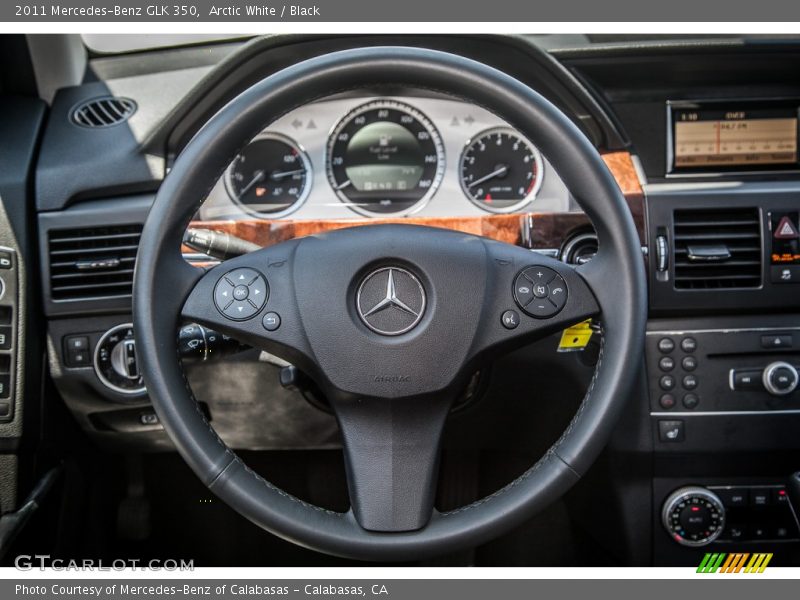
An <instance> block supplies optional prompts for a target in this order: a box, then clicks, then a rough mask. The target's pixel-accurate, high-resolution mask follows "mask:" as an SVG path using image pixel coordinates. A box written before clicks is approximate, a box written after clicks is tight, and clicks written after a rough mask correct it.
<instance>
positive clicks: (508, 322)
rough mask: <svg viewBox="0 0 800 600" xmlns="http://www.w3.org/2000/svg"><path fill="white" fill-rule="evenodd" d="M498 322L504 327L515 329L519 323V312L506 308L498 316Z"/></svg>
mask: <svg viewBox="0 0 800 600" xmlns="http://www.w3.org/2000/svg"><path fill="white" fill-rule="evenodd" d="M500 322H501V323H502V324H503V327H505V328H506V329H516V328H517V326H518V325H519V313H517V311H515V310H507V311H506V312H504V313H503V314H502V315H501V316H500Z"/></svg>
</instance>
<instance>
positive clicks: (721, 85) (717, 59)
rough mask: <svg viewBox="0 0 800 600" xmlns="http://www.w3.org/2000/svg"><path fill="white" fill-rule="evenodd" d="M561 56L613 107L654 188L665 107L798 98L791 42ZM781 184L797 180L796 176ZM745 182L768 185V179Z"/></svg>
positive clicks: (798, 54)
mask: <svg viewBox="0 0 800 600" xmlns="http://www.w3.org/2000/svg"><path fill="white" fill-rule="evenodd" d="M555 55H556V56H557V57H558V58H559V59H560V60H561V61H562V62H563V63H564V64H565V65H566V66H567V67H568V68H570V69H572V70H573V72H574V73H575V74H576V75H577V76H578V77H579V78H580V79H581V80H582V81H584V82H585V83H587V85H588V86H590V87H591V88H592V89H593V90H594V92H595V93H596V94H597V95H598V96H600V97H602V98H603V99H604V100H605V102H607V103H608V105H609V106H610V107H611V109H612V110H613V111H614V113H615V115H616V118H618V119H619V121H620V122H621V124H622V127H623V128H624V131H625V133H626V135H627V136H628V137H629V138H630V140H631V142H632V144H633V147H634V151H635V152H636V154H637V155H638V156H639V157H640V159H641V162H642V166H643V167H644V171H645V173H646V175H647V178H648V180H649V181H651V182H655V181H663V180H664V179H665V176H666V170H667V101H669V100H673V101H681V100H689V101H696V100H708V101H720V102H726V101H736V100H748V99H779V98H791V97H797V96H800V82H799V81H798V79H797V73H798V71H799V70H800V51H798V47H797V45H796V44H792V42H791V41H787V42H786V46H785V47H781V46H780V45H779V44H778V43H775V42H774V40H773V42H772V43H770V44H766V43H764V44H759V43H757V42H752V43H747V44H745V43H731V42H730V41H724V42H719V41H714V40H708V41H706V42H702V43H698V42H696V41H687V42H686V43H681V42H666V43H664V44H659V45H651V46H649V47H646V46H638V45H628V46H617V47H610V48H609V47H606V48H599V49H596V50H592V49H587V50H585V51H557V52H555ZM780 177H783V178H788V179H792V178H794V179H797V178H798V175H796V174H795V175H785V176H780ZM744 178H746V179H751V180H756V179H763V175H756V174H752V175H745V176H744ZM693 179H694V177H693ZM713 179H714V178H706V180H708V181H713Z"/></svg>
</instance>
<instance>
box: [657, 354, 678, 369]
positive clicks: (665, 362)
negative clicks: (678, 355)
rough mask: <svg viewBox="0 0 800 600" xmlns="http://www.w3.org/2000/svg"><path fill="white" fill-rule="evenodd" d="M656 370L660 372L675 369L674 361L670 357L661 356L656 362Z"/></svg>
mask: <svg viewBox="0 0 800 600" xmlns="http://www.w3.org/2000/svg"><path fill="white" fill-rule="evenodd" d="M658 368H659V369H661V370H662V371H672V369H674V368H675V359H673V358H672V357H671V356H662V357H661V360H659V361H658Z"/></svg>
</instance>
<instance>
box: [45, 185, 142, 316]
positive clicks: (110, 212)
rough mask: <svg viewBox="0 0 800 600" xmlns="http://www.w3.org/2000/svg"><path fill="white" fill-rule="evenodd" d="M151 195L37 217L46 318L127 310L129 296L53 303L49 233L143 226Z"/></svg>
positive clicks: (129, 304)
mask: <svg viewBox="0 0 800 600" xmlns="http://www.w3.org/2000/svg"><path fill="white" fill-rule="evenodd" d="M152 203H153V197H152V196H131V197H123V198H112V199H108V200H96V201H92V202H82V203H80V204H77V205H75V206H73V207H71V208H68V209H67V210H64V211H59V212H48V213H40V214H39V250H40V252H41V256H42V289H43V290H44V307H45V314H46V315H47V316H58V315H78V314H84V315H85V314H88V313H92V312H111V311H124V310H130V307H131V298H130V296H123V297H115V298H96V299H86V298H82V299H79V300H63V301H61V300H54V299H53V297H52V295H51V293H50V265H49V262H48V260H49V258H48V238H49V232H50V231H52V230H57V229H73V228H85V227H108V226H113V225H134V224H139V225H141V224H143V223H144V221H145V219H146V217H147V213H148V211H149V210H150V205H151V204H152Z"/></svg>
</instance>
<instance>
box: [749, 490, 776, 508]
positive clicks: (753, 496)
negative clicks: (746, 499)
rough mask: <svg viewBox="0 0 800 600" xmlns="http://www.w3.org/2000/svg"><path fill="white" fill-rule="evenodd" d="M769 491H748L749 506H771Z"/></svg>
mask: <svg viewBox="0 0 800 600" xmlns="http://www.w3.org/2000/svg"><path fill="white" fill-rule="evenodd" d="M770 492H771V490H768V489H763V488H762V489H753V490H750V505H751V506H769V505H770V504H772V495H771V494H770Z"/></svg>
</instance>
